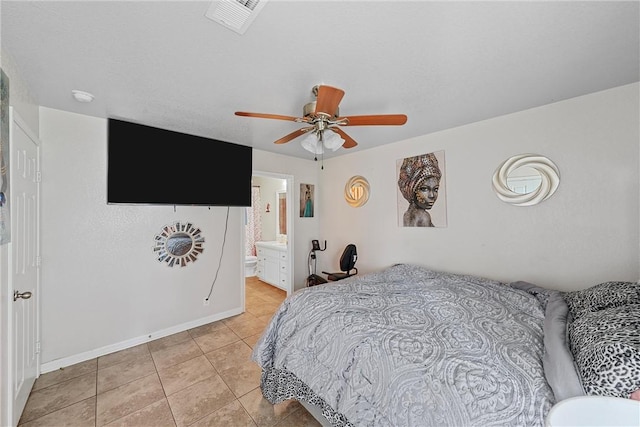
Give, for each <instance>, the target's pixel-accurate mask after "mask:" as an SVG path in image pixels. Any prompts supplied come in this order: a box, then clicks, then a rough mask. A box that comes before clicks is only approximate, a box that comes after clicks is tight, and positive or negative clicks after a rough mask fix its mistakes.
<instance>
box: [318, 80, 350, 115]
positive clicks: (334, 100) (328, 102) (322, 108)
mask: <svg viewBox="0 0 640 427" xmlns="http://www.w3.org/2000/svg"><path fill="white" fill-rule="evenodd" d="M343 96H344V91H343V90H342V89H338V88H337V87H333V86H323V85H320V86H318V96H317V98H316V114H317V113H325V114H328V115H329V117H333V116H335V115H336V111H338V105H339V104H340V101H342V97H343Z"/></svg>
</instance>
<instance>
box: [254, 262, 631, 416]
mask: <svg viewBox="0 0 640 427" xmlns="http://www.w3.org/2000/svg"><path fill="white" fill-rule="evenodd" d="M621 283H622V282H621ZM624 283H630V284H631V285H632V292H631V293H630V294H629V295H630V296H629V298H628V300H626V299H625V300H624V301H623V302H624V303H622V304H618V305H617V306H614V307H611V306H609V305H607V304H608V303H607V304H605V305H607V307H604V308H602V307H599V308H598V310H596V311H607V310H605V309H612V308H613V309H617V310H618V311H620V310H622V311H624V310H625V309H627V307H631V309H629V310H630V311H629V310H628V311H629V313H631V314H630V315H629V316H624V315H623V316H622V318H624V319H626V320H624V322H626V323H625V325H626V326H627V327H628V328H627V329H628V331H629V334H627V335H624V334H622V335H623V338H622V341H625V342H627V343H628V346H627V347H624V346H623V347H624V348H623V349H622V350H623V351H622V353H621V354H623V356H622V357H626V358H627V359H630V360H631V361H632V362H633V361H635V362H638V363H639V365H640V358H639V356H638V355H639V354H640V342H637V340H638V339H639V338H638V336H637V335H638V334H637V331H638V330H639V329H638V327H639V326H640V323H639V322H640V320H637V319H640V311H637V312H635V311H633V310H634V309H637V308H638V307H640V287H638V286H637V283H635V284H634V283H631V282H624ZM633 285H635V288H633ZM603 288H607V287H606V286H604V287H603ZM636 291H637V295H636V296H637V301H636V300H635V298H636V296H634V294H633V292H636ZM584 295H585V294H584V293H583V292H582V293H581V292H576V293H561V292H559V291H552V290H546V289H543V288H540V287H538V286H536V285H534V284H531V283H527V282H513V283H509V284H506V283H501V282H498V281H494V280H489V279H485V278H481V277H475V276H468V275H460V274H452V273H444V272H438V271H433V270H429V269H427V268H424V267H421V266H417V265H410V264H398V265H394V266H392V267H389V268H386V269H384V270H382V271H380V272H375V273H369V274H364V275H360V276H352V277H350V278H348V279H345V280H342V281H339V282H334V283H328V284H324V285H319V286H314V287H310V288H305V289H302V290H299V291H297V292H295V293H294V294H292V295H290V296H289V297H288V298H287V299H286V300H285V301H284V302H283V303H282V305H281V306H280V307H279V309H278V311H277V312H276V313H275V314H274V316H273V318H272V319H271V321H270V322H269V324H268V325H267V328H266V329H265V331H264V333H263V335H262V337H261V338H260V339H259V340H258V342H257V343H256V346H255V348H254V351H253V353H252V359H253V360H254V361H255V362H256V363H258V364H259V365H260V367H261V368H262V379H261V389H262V394H263V396H264V397H265V398H266V399H267V400H268V401H270V402H271V403H274V404H275V403H279V402H282V401H284V400H288V399H296V400H298V401H300V402H301V403H302V404H304V405H305V407H307V408H309V409H311V412H312V414H314V415H315V416H316V417H317V418H318V420H319V421H320V422H321V423H322V424H323V425H333V426H394V427H397V426H490V425H513V426H541V425H544V420H545V416H546V415H547V413H548V412H549V410H550V409H551V407H552V406H553V404H554V403H555V402H556V401H558V400H561V399H565V398H569V397H574V396H579V395H583V394H585V393H595V394H597V393H601V394H609V395H615V393H618V394H617V395H618V396H620V397H629V394H630V393H631V391H633V390H636V389H640V366H635V367H634V365H633V363H631V365H632V369H630V370H629V372H627V374H628V375H626V377H625V378H627V379H626V380H625V381H626V383H625V381H622V383H620V381H619V378H618V379H617V380H616V381H615V382H616V384H614V385H613V386H611V387H609V389H607V386H606V385H605V386H604V388H603V387H600V389H597V390H596V389H594V388H589V387H586V386H585V383H584V378H583V377H584V372H583V371H582V370H581V369H580V367H579V366H578V365H577V363H576V360H577V359H579V358H580V352H576V349H572V341H571V337H572V335H571V334H572V333H573V338H574V340H573V342H574V346H576V345H580V346H581V347H580V350H582V351H583V352H586V353H584V354H586V356H584V357H582V359H587V360H588V361H589V362H588V363H590V366H592V365H593V366H595V365H596V363H592V362H593V361H594V352H593V351H592V352H589V351H587V348H588V347H589V345H596V346H597V345H598V343H599V342H600V343H601V342H602V339H600V340H596V342H595V344H594V343H593V340H591V341H590V339H589V338H588V337H587V338H585V336H584V335H585V334H587V335H592V334H593V330H592V329H589V328H587V329H588V330H584V329H583V330H580V328H573V329H572V328H571V325H573V324H575V323H577V320H579V318H580V317H582V315H587V316H590V315H591V314H592V312H591V311H590V309H591V308H592V307H586V308H585V307H584V306H585V304H584V301H585V300H588V301H591V299H589V298H586V297H585V296H584ZM572 296H573V298H571V297H572ZM598 298H600V299H602V298H603V297H602V296H599V297H598ZM596 299H597V298H596ZM604 299H607V298H606V297H604ZM568 301H571V302H572V303H574V302H575V303H576V304H577V305H576V307H577V308H575V310H574V311H572V308H573V306H570V305H571V304H569V303H568ZM580 301H582V302H583V305H582V306H580V307H581V308H582V309H584V311H583V312H580V313H582V315H580V316H577V315H576V316H575V317H574V316H572V313H574V312H575V313H579V308H580V307H578V306H579V302H580ZM636 303H637V304H636ZM587 305H588V304H587ZM634 306H635V307H634ZM620 307H623V308H622V309H621V308H620ZM634 313H635V314H634ZM636 315H637V316H636ZM616 316H617V317H616ZM634 316H635V320H634V319H633V317H634ZM614 317H616V318H619V317H620V313H619V312H616V313H615V314H614ZM591 320H593V319H591ZM611 321H612V319H611V316H609V317H607V318H606V319H605V320H604V322H605V323H606V322H611ZM624 322H623V323H624ZM634 322H635V323H634ZM584 324H590V321H587V322H582V323H581V325H580V326H581V327H582V328H584V327H585V326H584ZM574 329H575V330H574ZM605 329H606V328H605ZM616 329H617V331H620V329H624V327H622V328H620V325H619V324H617V327H616ZM634 331H635V335H634ZM600 338H602V337H600ZM580 340H582V341H580ZM585 340H586V341H587V342H583V341H585ZM605 341H606V340H605ZM613 342H614V343H616V344H615V345H618V344H619V343H620V339H614V340H613ZM575 343H577V344H575ZM598 351H600V350H597V351H595V353H598ZM625 351H626V352H627V353H624V352H625ZM629 352H630V353H629ZM605 353H607V352H606V351H605ZM576 354H577V355H578V357H576ZM625 354H626V356H625ZM596 359H597V357H596ZM625 360H626V359H625ZM634 369H635V370H634ZM596 377H597V376H596ZM598 380H601V379H599V378H596V382H597V381H598ZM605 382H606V381H605ZM621 384H622V385H621ZM585 390H586V391H585ZM594 390H595V392H594ZM603 390H604V391H603ZM611 390H613V392H612V391H611ZM320 414H321V416H320Z"/></svg>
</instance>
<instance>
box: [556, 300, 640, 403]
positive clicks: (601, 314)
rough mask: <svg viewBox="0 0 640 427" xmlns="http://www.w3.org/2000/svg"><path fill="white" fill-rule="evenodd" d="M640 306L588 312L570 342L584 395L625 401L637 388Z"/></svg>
mask: <svg viewBox="0 0 640 427" xmlns="http://www.w3.org/2000/svg"><path fill="white" fill-rule="evenodd" d="M638 331H640V304H628V305H624V306H620V307H612V308H607V309H604V310H600V311H593V312H587V313H585V314H584V315H582V316H581V317H579V318H578V319H576V320H575V321H574V322H572V323H571V324H570V325H569V343H570V347H571V351H572V353H573V356H574V359H575V362H576V365H577V368H578V373H579V375H580V379H581V382H582V386H583V388H584V391H585V392H586V394H587V395H599V396H614V397H622V398H628V397H629V396H630V395H631V393H633V392H634V391H636V390H638V389H640V334H639V333H638Z"/></svg>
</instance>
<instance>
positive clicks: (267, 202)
mask: <svg viewBox="0 0 640 427" xmlns="http://www.w3.org/2000/svg"><path fill="white" fill-rule="evenodd" d="M293 194H294V191H293V176H292V175H285V174H277V173H272V172H261V171H253V176H252V206H251V207H250V208H247V210H246V215H245V222H244V224H245V226H244V230H243V231H244V233H243V234H244V242H245V250H244V256H245V259H244V265H245V287H246V285H247V283H248V282H249V281H255V280H259V281H261V282H263V283H266V284H269V285H271V286H274V287H276V288H278V289H281V290H283V291H285V292H286V293H287V295H289V294H291V293H292V292H293V289H294V284H293V253H294V250H293V207H294V203H293Z"/></svg>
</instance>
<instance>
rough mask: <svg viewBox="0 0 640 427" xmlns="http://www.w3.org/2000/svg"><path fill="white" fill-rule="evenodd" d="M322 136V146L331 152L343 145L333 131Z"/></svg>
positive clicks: (340, 138) (342, 141) (339, 137)
mask: <svg viewBox="0 0 640 427" xmlns="http://www.w3.org/2000/svg"><path fill="white" fill-rule="evenodd" d="M322 136H323V138H322V139H323V140H324V146H325V147H326V148H328V149H329V150H331V151H336V150H337V149H338V148H340V147H342V144H344V139H342V137H341V136H340V135H338V134H337V133H335V132H333V131H331V132H324V133H323V135H322Z"/></svg>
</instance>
